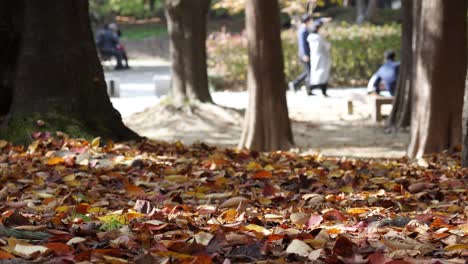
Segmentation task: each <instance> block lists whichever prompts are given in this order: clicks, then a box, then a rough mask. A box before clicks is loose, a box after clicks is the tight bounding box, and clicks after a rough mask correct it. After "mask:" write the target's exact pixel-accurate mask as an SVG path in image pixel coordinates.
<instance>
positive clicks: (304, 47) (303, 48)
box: [297, 25, 310, 58]
mask: <svg viewBox="0 0 468 264" xmlns="http://www.w3.org/2000/svg"><path fill="white" fill-rule="evenodd" d="M308 36H309V30H308V29H307V27H306V26H305V25H301V26H300V27H299V30H298V31H297V43H298V47H299V57H300V58H302V57H303V56H310V48H309V43H308V42H307V37H308Z"/></svg>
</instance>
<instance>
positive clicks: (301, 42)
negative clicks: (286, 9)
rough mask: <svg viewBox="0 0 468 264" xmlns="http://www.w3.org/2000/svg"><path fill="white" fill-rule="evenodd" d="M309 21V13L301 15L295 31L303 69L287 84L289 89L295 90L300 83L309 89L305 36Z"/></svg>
mask: <svg viewBox="0 0 468 264" xmlns="http://www.w3.org/2000/svg"><path fill="white" fill-rule="evenodd" d="M311 21H312V18H311V16H310V15H309V14H305V15H303V16H302V17H301V25H300V26H299V28H298V31H297V44H298V55H299V61H300V62H301V63H302V67H303V71H302V73H301V74H300V75H299V76H297V78H296V79H294V80H293V81H292V82H289V84H288V86H289V89H290V90H291V91H297V90H298V89H299V88H300V85H301V83H305V85H306V88H307V91H308V92H309V91H310V88H309V80H310V48H309V43H307V37H308V36H309V24H310V22H311Z"/></svg>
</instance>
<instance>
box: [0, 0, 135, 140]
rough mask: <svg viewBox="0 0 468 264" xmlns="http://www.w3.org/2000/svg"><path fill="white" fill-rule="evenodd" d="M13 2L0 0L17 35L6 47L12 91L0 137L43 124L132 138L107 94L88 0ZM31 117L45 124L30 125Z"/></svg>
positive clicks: (19, 135)
mask: <svg viewBox="0 0 468 264" xmlns="http://www.w3.org/2000/svg"><path fill="white" fill-rule="evenodd" d="M6 2H10V1H6ZM14 2H16V6H13V5H7V4H5V3H2V4H1V5H2V9H3V7H5V8H8V9H7V10H5V12H7V13H12V14H15V15H14V17H11V19H12V23H11V24H12V25H13V27H14V28H13V31H12V32H16V33H14V34H17V36H14V37H13V39H14V40H15V41H14V43H15V46H14V47H15V48H14V49H12V50H10V51H11V52H14V53H13V54H10V55H11V56H12V58H13V63H12V64H11V66H12V67H14V68H13V69H10V72H11V74H10V76H12V79H13V82H12V83H10V84H12V91H13V96H12V101H11V107H10V109H9V113H8V116H7V118H6V120H5V121H4V123H3V126H2V131H1V132H2V133H1V137H4V138H7V139H10V140H12V141H14V142H18V143H27V142H28V141H30V134H31V132H34V131H35V130H40V129H44V130H49V131H52V132H53V131H55V130H61V131H63V132H68V133H70V134H71V135H72V136H87V137H94V136H103V137H108V138H113V139H116V140H127V139H134V138H137V137H138V136H137V135H136V134H135V133H134V132H133V131H131V130H130V129H128V128H127V127H125V126H124V124H123V123H122V120H121V117H120V114H119V113H118V112H117V111H116V110H115V109H114V108H113V107H112V104H111V102H110V100H109V97H108V96H107V93H106V84H105V82H104V75H103V72H102V68H101V65H100V63H99V60H98V57H97V54H96V48H95V46H94V40H93V33H92V31H91V28H90V24H89V13H88V1H81V0H73V1H61V0H43V1H27V0H19V1H14ZM19 13H20V14H19ZM16 40H17V41H16ZM1 59H2V60H4V59H5V58H3V57H2V58H1ZM9 63H10V62H9ZM7 80H8V78H7ZM7 83H8V81H7ZM10 84H9V85H10ZM37 119H42V120H43V121H45V126H43V127H41V128H39V127H36V126H35V121H36V120H37Z"/></svg>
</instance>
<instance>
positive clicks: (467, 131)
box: [462, 72, 468, 167]
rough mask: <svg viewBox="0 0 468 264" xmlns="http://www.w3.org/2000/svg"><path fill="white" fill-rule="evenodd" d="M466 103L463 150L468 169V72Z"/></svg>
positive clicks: (463, 164)
mask: <svg viewBox="0 0 468 264" xmlns="http://www.w3.org/2000/svg"><path fill="white" fill-rule="evenodd" d="M465 78H466V79H465V102H464V106H463V123H462V125H463V150H462V166H463V167H468V72H467V74H466V77H465Z"/></svg>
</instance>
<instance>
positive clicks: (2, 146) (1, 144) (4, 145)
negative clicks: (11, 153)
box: [0, 140, 8, 149]
mask: <svg viewBox="0 0 468 264" xmlns="http://www.w3.org/2000/svg"><path fill="white" fill-rule="evenodd" d="M7 145H8V141H6V140H0V149H2V148H4V147H6V146H7Z"/></svg>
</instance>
